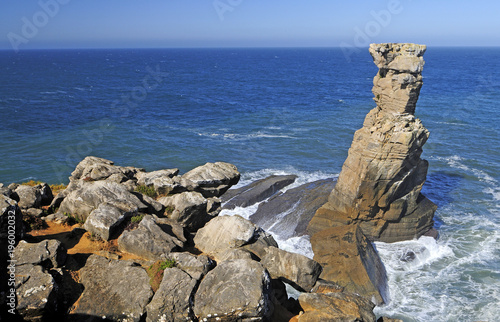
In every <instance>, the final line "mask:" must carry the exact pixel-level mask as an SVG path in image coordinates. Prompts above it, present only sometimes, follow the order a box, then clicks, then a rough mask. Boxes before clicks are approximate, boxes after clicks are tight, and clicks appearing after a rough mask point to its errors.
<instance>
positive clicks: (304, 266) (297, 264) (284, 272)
mask: <svg viewBox="0 0 500 322" xmlns="http://www.w3.org/2000/svg"><path fill="white" fill-rule="evenodd" d="M265 251H266V255H264V256H263V257H262V258H261V264H262V265H263V266H264V267H265V268H266V269H267V271H268V272H269V274H270V275H271V278H273V279H281V280H283V281H284V282H287V283H288V284H290V285H292V286H293V287H295V288H297V289H298V290H299V291H302V292H309V291H311V289H312V288H313V286H314V284H315V283H316V280H317V279H318V277H319V275H320V274H321V271H322V268H321V265H320V264H318V262H316V261H314V260H312V259H309V258H307V257H305V256H304V255H300V254H295V253H290V252H287V251H285V250H282V249H279V248H276V247H268V248H266V250H265Z"/></svg>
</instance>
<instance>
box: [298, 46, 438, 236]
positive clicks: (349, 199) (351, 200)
mask: <svg viewBox="0 0 500 322" xmlns="http://www.w3.org/2000/svg"><path fill="white" fill-rule="evenodd" d="M425 50H426V46H423V45H415V44H395V43H388V44H371V45H370V49H369V51H370V54H371V55H372V57H373V60H374V62H375V64H376V65H377V66H378V68H379V72H378V74H377V75H376V76H375V78H374V79H373V89H372V92H373V94H374V95H375V97H374V100H375V102H376V104H377V107H375V108H374V109H373V110H371V111H370V112H369V113H368V115H367V116H366V118H365V121H364V124H363V127H362V128H361V129H360V130H358V131H356V133H355V134H354V139H353V141H352V145H351V148H350V149H349V154H348V157H347V159H346V161H345V163H344V165H343V167H342V171H341V173H340V175H339V178H338V182H337V185H336V186H335V188H334V189H333V191H332V193H331V194H330V196H329V200H328V202H327V203H326V204H325V205H323V206H322V207H321V208H320V209H318V211H317V212H316V214H315V215H314V217H313V219H312V220H311V222H310V223H309V227H308V231H309V233H310V234H311V235H312V234H314V233H317V232H319V231H321V230H323V229H326V228H329V227H336V226H341V225H350V224H359V225H360V227H361V229H362V231H363V233H364V234H365V235H366V236H367V237H368V238H369V239H370V240H380V241H385V242H395V241H401V240H408V239H413V238H418V237H420V236H421V235H423V234H424V233H426V232H427V231H429V230H430V229H431V228H432V226H433V223H434V222H433V217H434V212H435V210H436V208H437V207H436V205H435V204H434V203H432V202H431V201H430V200H429V199H427V198H426V197H424V196H423V195H422V194H421V193H420V190H421V189H422V185H423V184H424V182H425V178H426V175H427V167H428V163H427V161H425V160H422V159H421V158H420V155H421V154H422V146H423V145H424V144H425V142H426V141H427V138H428V137H429V132H428V131H427V129H426V128H425V127H424V126H423V125H422V123H421V121H420V120H419V119H417V118H415V116H414V113H415V105H416V103H417V100H418V96H419V94H420V88H421V87H422V75H421V73H422V69H423V66H424V60H423V57H422V56H423V54H424V52H425Z"/></svg>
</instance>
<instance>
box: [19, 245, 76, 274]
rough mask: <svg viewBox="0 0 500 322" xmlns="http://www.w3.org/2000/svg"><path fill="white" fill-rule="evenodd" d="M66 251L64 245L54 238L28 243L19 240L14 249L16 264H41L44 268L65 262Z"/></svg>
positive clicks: (57, 265) (59, 265)
mask: <svg viewBox="0 0 500 322" xmlns="http://www.w3.org/2000/svg"><path fill="white" fill-rule="evenodd" d="M66 257H67V251H66V248H65V247H64V245H63V244H62V243H61V242H60V241H59V240H55V239H48V240H42V241H41V242H39V243H28V242H26V241H24V240H21V241H20V242H19V244H18V245H17V246H16V249H15V251H14V258H15V259H16V265H26V264H32V265H42V266H43V267H45V268H52V267H61V266H62V265H64V263H65V262H66Z"/></svg>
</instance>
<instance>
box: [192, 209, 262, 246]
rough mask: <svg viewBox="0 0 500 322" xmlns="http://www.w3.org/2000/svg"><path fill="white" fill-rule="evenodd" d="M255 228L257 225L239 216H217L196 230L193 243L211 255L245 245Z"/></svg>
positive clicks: (251, 237)
mask: <svg viewBox="0 0 500 322" xmlns="http://www.w3.org/2000/svg"><path fill="white" fill-rule="evenodd" d="M257 230H258V227H257V226H255V225H254V224H253V223H252V222H250V221H249V220H247V219H245V218H243V217H241V216H238V215H235V216H219V217H215V218H214V219H212V220H211V221H210V222H209V223H208V224H206V225H205V227H203V228H201V229H200V230H198V232H197V233H196V236H195V237H194V243H195V245H196V247H197V248H198V249H199V250H201V251H202V252H204V253H206V254H211V255H213V254H216V253H220V252H223V251H225V250H227V249H231V248H237V247H240V246H243V245H245V244H246V243H248V242H249V241H251V240H252V239H253V238H254V236H255V234H256V232H257Z"/></svg>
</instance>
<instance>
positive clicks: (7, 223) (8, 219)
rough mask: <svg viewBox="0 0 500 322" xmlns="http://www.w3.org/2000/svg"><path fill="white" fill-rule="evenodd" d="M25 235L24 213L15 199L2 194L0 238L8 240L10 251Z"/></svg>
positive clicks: (0, 196) (0, 198)
mask: <svg viewBox="0 0 500 322" xmlns="http://www.w3.org/2000/svg"><path fill="white" fill-rule="evenodd" d="M23 237H24V224H23V214H22V212H21V209H20V208H19V206H18V205H17V202H16V201H15V200H14V199H11V198H9V197H7V196H5V195H3V194H0V240H1V241H2V243H3V240H7V239H8V241H7V243H8V244H9V251H13V250H14V246H15V244H17V242H18V241H19V240H21V239H22V238H23Z"/></svg>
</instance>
